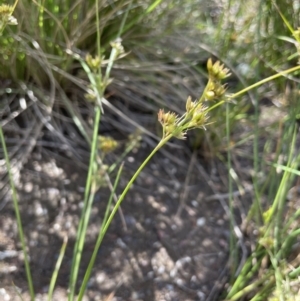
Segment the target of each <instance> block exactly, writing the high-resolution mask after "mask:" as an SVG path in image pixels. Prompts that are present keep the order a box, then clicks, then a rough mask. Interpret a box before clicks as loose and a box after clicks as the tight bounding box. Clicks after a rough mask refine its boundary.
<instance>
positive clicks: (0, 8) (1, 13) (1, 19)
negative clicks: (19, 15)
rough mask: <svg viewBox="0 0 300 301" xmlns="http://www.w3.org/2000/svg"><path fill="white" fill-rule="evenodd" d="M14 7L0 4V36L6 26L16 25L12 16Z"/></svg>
mask: <svg viewBox="0 0 300 301" xmlns="http://www.w3.org/2000/svg"><path fill="white" fill-rule="evenodd" d="M14 9H15V8H14V6H11V5H7V4H2V5H0V35H1V34H2V32H3V30H4V28H5V26H6V25H17V24H18V21H17V19H16V18H15V17H13V16H12V14H13V12H14Z"/></svg>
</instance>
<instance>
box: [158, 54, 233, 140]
mask: <svg viewBox="0 0 300 301" xmlns="http://www.w3.org/2000/svg"><path fill="white" fill-rule="evenodd" d="M207 70H208V75H209V78H208V83H207V85H206V87H205V89H204V92H203V95H202V96H201V97H200V98H199V99H198V100H196V101H192V99H191V97H188V99H187V101H186V112H185V113H184V114H183V115H182V116H178V115H177V114H176V113H174V112H167V113H166V112H165V111H164V110H162V109H161V110H159V112H158V121H159V122H160V123H161V125H162V127H163V138H167V137H175V138H178V139H184V138H185V136H186V133H187V131H188V130H191V129H195V128H205V125H206V122H207V119H208V117H207V113H208V108H207V107H206V106H205V105H204V102H205V101H211V100H215V99H220V98H221V97H223V96H224V94H225V92H226V87H225V85H222V84H221V81H222V80H223V79H225V78H226V77H228V76H230V72H229V69H227V68H224V65H221V63H220V62H219V61H217V62H216V63H214V64H213V63H212V60H211V59H209V60H208V62H207Z"/></svg>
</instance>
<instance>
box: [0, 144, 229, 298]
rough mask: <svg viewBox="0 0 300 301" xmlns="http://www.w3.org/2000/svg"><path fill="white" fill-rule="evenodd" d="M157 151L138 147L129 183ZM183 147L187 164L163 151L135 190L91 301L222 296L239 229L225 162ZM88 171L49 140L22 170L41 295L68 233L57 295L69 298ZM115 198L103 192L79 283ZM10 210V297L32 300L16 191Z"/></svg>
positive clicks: (1, 275) (115, 228) (4, 241)
mask: <svg viewBox="0 0 300 301" xmlns="http://www.w3.org/2000/svg"><path fill="white" fill-rule="evenodd" d="M149 149H150V148H149V145H147V143H146V142H143V143H142V146H141V148H140V149H139V150H138V152H136V153H132V154H130V156H129V157H128V159H127V160H126V163H125V170H124V172H123V178H122V181H121V183H120V186H121V187H124V186H125V184H126V182H127V180H128V179H129V178H130V175H132V174H133V172H134V171H135V169H136V168H137V167H138V166H139V164H140V163H141V162H142V160H143V159H144V158H145V157H146V155H147V154H148V152H149ZM173 154H174V155H175V157H176V158H178V161H177V162H174V160H172V159H170V158H168V156H167V157H166V156H165V155H164V154H162V153H158V154H157V155H156V156H155V157H154V158H153V159H152V161H151V162H150V164H149V165H148V166H147V167H146V169H145V170H144V171H143V172H142V173H141V175H140V177H139V179H138V180H137V182H136V183H135V184H134V186H133V187H132V188H131V190H130V192H129V194H128V195H127V197H126V198H125V200H124V202H123V204H122V212H120V214H119V215H117V216H116V218H115V219H114V221H113V223H112V225H111V227H110V229H109V231H108V233H107V236H106V237H105V239H104V242H103V245H102V247H101V248H100V251H99V254H98V259H97V262H96V265H95V267H94V272H93V275H92V278H91V279H90V281H89V286H88V291H87V294H86V298H85V300H95V301H96V300H118V301H121V300H122V301H123V300H124V301H129V300H144V301H148V300H149V301H159V300H161V301H162V300H170V301H171V300H172V301H176V300H178V301H182V300H186V301H188V300H191V301H192V300H215V298H216V297H217V296H218V294H219V293H220V290H222V287H223V285H224V283H226V281H227V280H228V279H227V275H228V272H227V271H228V270H227V268H228V248H229V247H228V241H229V230H228V229H229V227H228V216H227V214H226V212H225V211H226V202H224V200H226V196H225V198H222V197H220V196H219V195H218V194H216V191H217V192H218V193H221V192H222V187H224V181H223V179H222V175H224V178H226V172H225V169H224V168H223V167H222V166H218V164H215V163H213V162H210V163H209V164H207V163H206V164H204V162H201V160H200V159H199V157H198V156H197V154H195V155H194V156H193V155H192V154H190V153H189V152H188V150H183V149H180V148H179V149H174V150H173ZM178 162H180V164H179V163H178ZM81 163H82V162H81ZM85 163H86V162H85ZM81 166H82V164H81ZM85 175H86V171H85V169H84V168H82V167H79V166H78V164H76V161H74V159H68V158H67V157H66V156H60V155H57V154H55V153H53V152H51V150H49V149H48V150H47V149H46V148H42V149H39V148H36V149H35V150H34V151H33V152H32V154H31V156H30V159H29V160H28V162H27V163H26V164H25V165H24V168H23V169H22V172H21V176H20V180H19V185H18V193H19V198H20V209H21V215H22V220H23V226H24V232H25V234H26V237H27V242H28V245H29V254H30V258H31V268H32V273H33V281H34V286H35V289H36V293H37V300H46V292H47V290H48V285H49V282H50V277H51V274H52V271H53V268H54V265H55V262H56V260H57V257H58V254H59V250H60V248H61V245H62V241H63V238H64V237H65V236H67V237H68V247H67V251H66V255H65V258H64V260H63V264H62V267H61V270H60V275H59V278H58V283H57V288H56V290H55V294H54V300H57V301H61V300H66V295H67V285H68V281H69V278H68V277H69V271H70V265H71V259H72V250H73V246H74V241H75V233H76V227H77V224H78V220H79V216H80V208H81V206H82V199H83V191H84V184H85ZM121 187H120V188H119V191H118V192H121ZM212 187H214V189H213V190H214V191H213V190H212V189H211V188H212ZM224 191H226V190H224ZM107 197H108V189H104V190H101V191H100V192H99V194H98V195H97V197H96V199H95V202H94V205H93V210H92V217H91V222H90V225H89V230H88V235H87V237H86V246H85V249H84V254H83V262H82V267H81V270H80V279H79V283H80V282H81V280H82V277H83V272H84V270H85V267H86V266H87V264H88V261H89V258H90V256H91V253H92V250H93V246H94V242H95V240H96V235H97V231H98V230H99V227H100V225H101V219H102V217H103V214H104V210H105V205H106V202H107ZM0 214H1V220H0V256H1V258H0V300H1V301H2V300H3V301H4V300H18V298H19V297H18V296H17V294H16V290H19V291H20V293H21V295H22V296H23V298H24V300H27V299H28V298H29V294H28V290H27V284H26V278H25V271H24V264H23V259H22V252H21V247H20V243H19V239H18V235H17V227H16V220H15V215H14V211H13V206H12V201H11V196H10V194H7V195H6V197H5V198H4V199H3V200H1V211H0ZM14 286H15V287H14Z"/></svg>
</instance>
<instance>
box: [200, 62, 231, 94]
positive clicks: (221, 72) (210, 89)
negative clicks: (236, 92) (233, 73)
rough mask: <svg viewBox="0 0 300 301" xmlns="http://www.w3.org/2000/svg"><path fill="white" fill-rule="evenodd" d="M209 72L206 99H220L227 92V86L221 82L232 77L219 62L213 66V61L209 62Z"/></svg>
mask: <svg viewBox="0 0 300 301" xmlns="http://www.w3.org/2000/svg"><path fill="white" fill-rule="evenodd" d="M207 71H208V83H207V85H206V89H205V95H204V96H205V99H206V100H216V99H220V98H221V97H222V96H223V95H224V94H225V92H226V85H222V83H221V81H222V80H223V79H225V78H227V77H228V76H230V71H229V69H227V68H224V65H221V63H220V62H219V61H217V62H215V63H214V64H213V62H212V60H211V59H209V60H208V62H207Z"/></svg>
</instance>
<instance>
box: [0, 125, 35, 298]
mask: <svg viewBox="0 0 300 301" xmlns="http://www.w3.org/2000/svg"><path fill="white" fill-rule="evenodd" d="M0 139H1V144H2V148H3V153H4V158H5V163H6V167H7V173H8V177H9V184H10V187H11V190H12V199H13V204H14V210H15V214H16V219H17V226H18V232H19V237H20V241H21V245H22V250H23V254H24V263H25V271H26V277H27V281H28V286H29V293H30V298H31V301H34V299H35V297H34V288H33V282H32V278H31V272H30V266H29V258H28V254H27V251H26V243H25V238H24V233H23V227H22V221H21V215H20V211H19V204H18V197H17V191H16V187H15V184H14V181H13V176H12V173H11V166H10V161H9V157H8V153H7V148H6V143H5V138H4V135H3V131H2V127H1V126H0Z"/></svg>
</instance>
